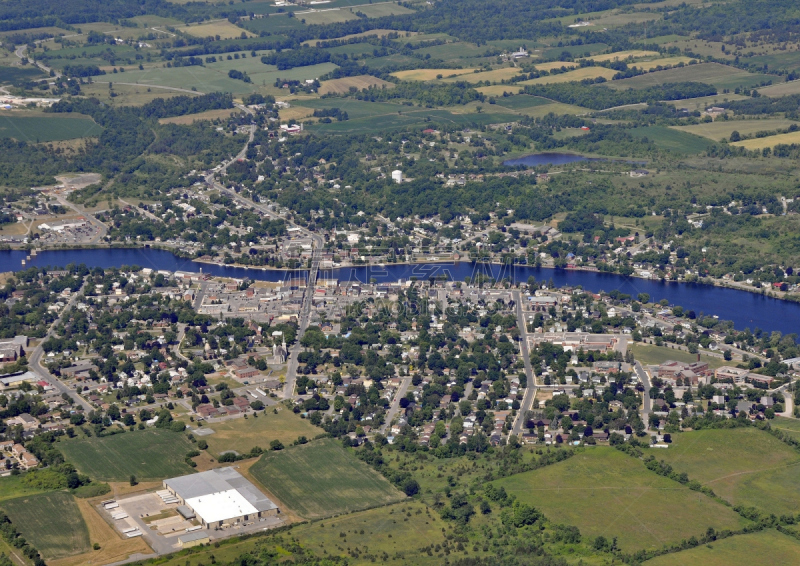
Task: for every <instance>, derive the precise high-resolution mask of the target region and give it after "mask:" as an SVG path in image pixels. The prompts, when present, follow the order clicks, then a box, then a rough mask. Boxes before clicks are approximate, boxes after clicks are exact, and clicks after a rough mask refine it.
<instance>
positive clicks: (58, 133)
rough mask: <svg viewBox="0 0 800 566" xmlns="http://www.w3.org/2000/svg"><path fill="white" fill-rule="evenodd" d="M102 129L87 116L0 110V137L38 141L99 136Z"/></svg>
mask: <svg viewBox="0 0 800 566" xmlns="http://www.w3.org/2000/svg"><path fill="white" fill-rule="evenodd" d="M102 131H103V128H102V127H100V126H99V125H98V124H96V123H95V122H94V120H92V119H91V118H89V117H88V116H53V115H50V116H41V115H40V116H20V115H18V114H17V113H11V112H0V138H13V139H15V140H18V141H25V142H31V143H39V142H49V141H61V140H71V139H75V138H87V137H93V136H99V135H100V133H101V132H102Z"/></svg>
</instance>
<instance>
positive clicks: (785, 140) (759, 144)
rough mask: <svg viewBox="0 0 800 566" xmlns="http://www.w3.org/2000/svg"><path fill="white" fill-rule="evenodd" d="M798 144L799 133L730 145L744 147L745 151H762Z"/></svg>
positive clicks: (799, 139)
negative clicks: (782, 145) (766, 148)
mask: <svg viewBox="0 0 800 566" xmlns="http://www.w3.org/2000/svg"><path fill="white" fill-rule="evenodd" d="M793 143H800V131H798V132H789V133H788V134H778V135H777V136H767V137H765V138H755V139H752V140H744V141H738V142H734V143H732V144H731V145H735V146H738V147H744V148H747V149H763V148H765V147H775V146H776V145H780V144H793Z"/></svg>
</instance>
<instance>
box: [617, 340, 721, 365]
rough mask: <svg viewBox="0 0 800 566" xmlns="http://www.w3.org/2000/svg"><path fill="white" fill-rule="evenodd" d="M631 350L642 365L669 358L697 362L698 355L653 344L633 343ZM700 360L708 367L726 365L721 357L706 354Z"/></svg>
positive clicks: (656, 363)
mask: <svg viewBox="0 0 800 566" xmlns="http://www.w3.org/2000/svg"><path fill="white" fill-rule="evenodd" d="M630 350H631V351H632V352H633V357H634V358H636V360H637V361H638V362H640V363H641V364H642V365H658V364H662V363H664V362H666V361H667V360H675V361H676V362H686V363H691V362H696V361H697V355H696V354H690V353H689V352H687V351H685V350H673V349H672V348H666V347H663V346H651V345H649V344H640V343H639V344H632V345H631V346H630ZM700 360H701V361H704V362H706V363H708V367H710V368H711V369H716V368H718V367H720V366H723V365H725V364H726V363H728V362H725V361H724V360H723V359H721V358H715V357H712V356H708V355H705V354H700Z"/></svg>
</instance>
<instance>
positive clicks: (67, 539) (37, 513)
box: [2, 491, 90, 559]
mask: <svg viewBox="0 0 800 566" xmlns="http://www.w3.org/2000/svg"><path fill="white" fill-rule="evenodd" d="M2 509H3V511H5V512H6V514H7V515H8V517H9V518H10V519H11V522H12V523H13V524H14V526H16V527H17V529H18V530H19V532H21V533H22V535H23V536H24V537H25V538H26V539H28V540H29V541H31V544H33V546H35V547H36V548H37V549H38V550H39V552H41V553H42V555H43V556H44V557H45V558H48V559H49V558H61V557H64V556H72V555H74V554H82V553H84V552H86V551H88V550H89V548H90V546H89V529H88V528H87V527H86V523H85V522H84V520H83V516H82V515H81V512H80V510H79V509H78V506H77V505H76V504H75V500H74V499H73V497H72V496H71V495H70V494H69V493H65V492H63V491H55V492H51V493H42V494H40V495H31V496H28V497H19V498H17V499H10V500H8V501H5V502H3V504H2Z"/></svg>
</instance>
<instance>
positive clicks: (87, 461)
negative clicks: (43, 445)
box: [57, 429, 194, 481]
mask: <svg viewBox="0 0 800 566" xmlns="http://www.w3.org/2000/svg"><path fill="white" fill-rule="evenodd" d="M57 446H58V448H59V449H60V450H61V451H62V452H63V453H64V456H65V457H66V458H67V460H69V461H70V462H71V463H72V464H74V465H75V467H76V468H78V470H80V471H81V472H83V473H84V474H87V475H89V476H91V477H92V478H94V479H98V480H102V481H127V480H128V479H129V478H130V476H131V474H133V475H135V476H136V479H138V480H161V479H164V478H169V477H173V476H179V475H181V474H187V473H191V471H192V469H191V468H190V467H189V466H187V465H186V462H184V458H185V456H186V453H187V452H189V451H190V450H192V449H194V445H193V444H192V443H191V442H189V439H188V438H186V435H184V434H181V433H178V432H172V431H170V430H164V429H148V430H139V431H135V432H125V433H122V434H115V435H114V436H106V437H103V438H97V437H92V438H81V439H74V440H63V441H61V442H59V443H58V445H57Z"/></svg>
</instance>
